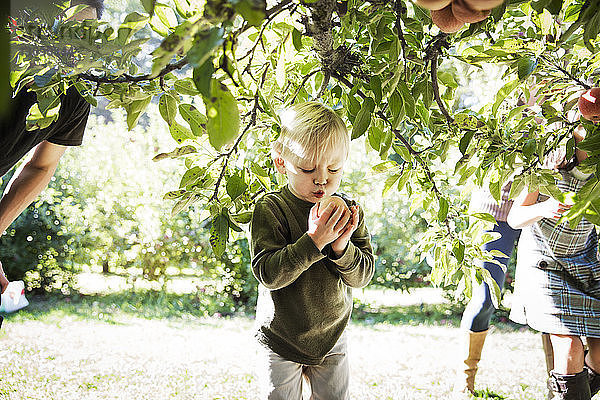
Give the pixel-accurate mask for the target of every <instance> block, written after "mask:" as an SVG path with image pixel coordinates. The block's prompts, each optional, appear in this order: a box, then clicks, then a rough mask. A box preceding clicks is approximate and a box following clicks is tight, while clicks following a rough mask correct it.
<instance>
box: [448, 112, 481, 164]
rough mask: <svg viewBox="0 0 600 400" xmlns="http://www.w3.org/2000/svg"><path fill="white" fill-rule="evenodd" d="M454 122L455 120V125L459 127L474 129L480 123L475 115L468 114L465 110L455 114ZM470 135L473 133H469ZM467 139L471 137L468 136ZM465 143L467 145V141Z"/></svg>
mask: <svg viewBox="0 0 600 400" xmlns="http://www.w3.org/2000/svg"><path fill="white" fill-rule="evenodd" d="M454 122H456V125H457V126H458V127H459V128H460V129H469V130H475V129H477V127H478V126H479V125H480V123H479V120H478V119H477V117H476V116H474V115H470V114H468V113H466V112H461V113H458V114H455V115H454ZM465 135H467V133H465ZM472 136H473V134H472V133H471V137H472ZM463 138H464V136H463ZM468 140H469V141H470V140H471V138H469V139H468ZM467 145H468V143H467ZM463 154H464V153H463Z"/></svg>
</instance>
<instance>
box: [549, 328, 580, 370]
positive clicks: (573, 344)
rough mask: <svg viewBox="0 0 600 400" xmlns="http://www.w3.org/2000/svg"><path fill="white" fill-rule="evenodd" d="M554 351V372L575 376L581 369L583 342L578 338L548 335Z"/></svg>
mask: <svg viewBox="0 0 600 400" xmlns="http://www.w3.org/2000/svg"><path fill="white" fill-rule="evenodd" d="M550 341H551V342H552V348H553V349H554V372H557V373H559V374H576V373H578V372H581V370H582V369H583V342H582V341H581V338H579V336H571V335H554V334H551V335H550Z"/></svg>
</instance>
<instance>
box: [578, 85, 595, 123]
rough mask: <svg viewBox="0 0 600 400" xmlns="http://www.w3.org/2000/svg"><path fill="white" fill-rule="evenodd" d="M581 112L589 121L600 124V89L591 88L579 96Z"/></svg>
mask: <svg viewBox="0 0 600 400" xmlns="http://www.w3.org/2000/svg"><path fill="white" fill-rule="evenodd" d="M578 105H579V112H581V115H583V117H584V118H585V119H587V120H590V121H592V122H600V88H597V87H595V88H591V89H589V90H587V91H585V92H584V93H583V94H582V95H581V96H579V102H578Z"/></svg>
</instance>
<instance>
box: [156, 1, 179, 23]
mask: <svg viewBox="0 0 600 400" xmlns="http://www.w3.org/2000/svg"><path fill="white" fill-rule="evenodd" d="M154 14H155V15H156V16H157V17H158V18H160V21H161V22H162V23H163V24H165V25H166V26H168V27H176V26H177V25H179V22H178V21H177V16H176V15H175V11H173V9H172V8H171V7H169V6H166V5H164V4H160V3H158V4H155V6H154Z"/></svg>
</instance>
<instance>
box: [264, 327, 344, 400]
mask: <svg viewBox="0 0 600 400" xmlns="http://www.w3.org/2000/svg"><path fill="white" fill-rule="evenodd" d="M347 353H348V350H347V343H346V335H345V334H343V335H342V336H341V337H340V339H339V340H338V341H337V343H336V344H335V346H333V348H332V349H331V350H330V351H329V353H327V355H326V356H325V359H324V360H323V362H322V363H321V364H319V365H304V364H298V363H296V362H293V361H289V360H286V359H285V358H283V357H281V356H280V355H279V354H276V353H274V352H272V351H271V350H269V349H266V351H265V353H264V357H265V360H264V362H266V364H267V367H266V370H265V369H264V368H263V371H261V372H262V373H263V376H261V380H262V382H261V397H260V398H261V399H268V400H302V383H303V382H302V381H303V379H302V377H303V376H304V377H305V378H306V380H308V382H309V383H310V388H311V390H312V395H311V396H310V399H311V400H349V399H350V397H349V391H348V386H349V383H350V373H349V370H350V368H349V365H348V354H347Z"/></svg>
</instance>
